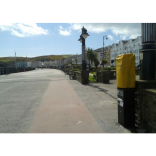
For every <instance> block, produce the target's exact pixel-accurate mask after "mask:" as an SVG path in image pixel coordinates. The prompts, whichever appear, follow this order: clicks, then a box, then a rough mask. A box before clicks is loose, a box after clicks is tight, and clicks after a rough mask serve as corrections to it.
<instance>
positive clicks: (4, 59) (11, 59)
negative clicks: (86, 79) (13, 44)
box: [0, 55, 73, 63]
mask: <svg viewBox="0 0 156 156" xmlns="http://www.w3.org/2000/svg"><path fill="white" fill-rule="evenodd" d="M70 56H73V55H47V56H38V57H33V58H29V57H27V60H26V57H16V62H26V61H27V62H32V61H50V60H59V59H64V58H67V57H70ZM0 62H1V63H11V62H15V57H0Z"/></svg>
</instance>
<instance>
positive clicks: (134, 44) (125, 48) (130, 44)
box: [110, 36, 142, 66]
mask: <svg viewBox="0 0 156 156" xmlns="http://www.w3.org/2000/svg"><path fill="white" fill-rule="evenodd" d="M141 43H142V41H141V36H138V37H137V38H136V39H129V40H121V41H119V43H118V44H113V45H112V48H111V49H110V62H111V66H115V60H116V57H117V56H118V55H121V54H129V53H134V54H135V65H136V66H137V65H138V64H139V62H140V50H141Z"/></svg>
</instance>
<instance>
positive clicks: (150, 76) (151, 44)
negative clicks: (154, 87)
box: [140, 23, 156, 80]
mask: <svg viewBox="0 0 156 156" xmlns="http://www.w3.org/2000/svg"><path fill="white" fill-rule="evenodd" d="M141 29H142V49H141V54H140V79H141V80H155V78H156V77H155V70H156V67H155V63H156V61H155V51H156V48H155V41H156V23H142V24H141Z"/></svg>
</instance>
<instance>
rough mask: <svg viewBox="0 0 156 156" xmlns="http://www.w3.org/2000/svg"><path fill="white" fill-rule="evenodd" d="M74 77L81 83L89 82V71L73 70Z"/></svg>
mask: <svg viewBox="0 0 156 156" xmlns="http://www.w3.org/2000/svg"><path fill="white" fill-rule="evenodd" d="M74 79H75V80H77V81H79V82H80V83H81V84H89V71H80V72H79V71H74Z"/></svg>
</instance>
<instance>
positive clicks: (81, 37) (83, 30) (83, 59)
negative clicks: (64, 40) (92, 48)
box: [78, 26, 89, 71]
mask: <svg viewBox="0 0 156 156" xmlns="http://www.w3.org/2000/svg"><path fill="white" fill-rule="evenodd" d="M88 36H89V34H88V33H87V29H85V28H84V26H83V28H82V34H81V35H80V39H79V40H78V41H80V42H81V43H82V71H85V70H86V56H85V49H86V46H85V39H86V38H87V37H88Z"/></svg>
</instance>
